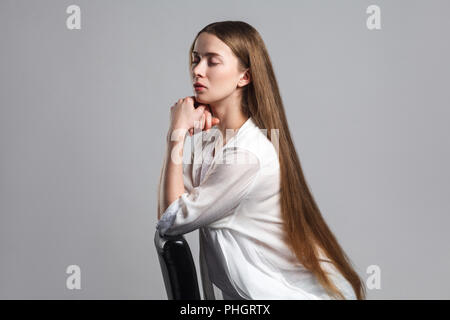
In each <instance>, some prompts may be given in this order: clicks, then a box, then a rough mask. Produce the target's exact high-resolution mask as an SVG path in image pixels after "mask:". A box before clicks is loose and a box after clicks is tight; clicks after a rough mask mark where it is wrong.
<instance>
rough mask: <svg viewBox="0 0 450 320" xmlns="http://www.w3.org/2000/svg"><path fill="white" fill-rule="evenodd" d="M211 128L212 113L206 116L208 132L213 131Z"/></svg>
mask: <svg viewBox="0 0 450 320" xmlns="http://www.w3.org/2000/svg"><path fill="white" fill-rule="evenodd" d="M211 127H212V116H211V113H209V112H208V113H207V114H206V130H209V129H211Z"/></svg>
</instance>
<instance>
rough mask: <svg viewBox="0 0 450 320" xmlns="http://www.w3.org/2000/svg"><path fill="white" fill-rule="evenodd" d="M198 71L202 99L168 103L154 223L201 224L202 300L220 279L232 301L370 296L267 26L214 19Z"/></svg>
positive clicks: (193, 67)
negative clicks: (292, 122) (318, 196)
mask: <svg viewBox="0 0 450 320" xmlns="http://www.w3.org/2000/svg"><path fill="white" fill-rule="evenodd" d="M190 72H191V77H192V81H193V83H194V86H195V96H193V97H186V98H185V99H180V100H178V102H177V103H176V104H175V105H174V106H172V108H171V125H170V128H169V132H168V136H167V141H168V148H167V154H166V159H165V164H164V166H163V170H162V172H161V179H160V186H159V190H158V193H159V204H158V213H159V216H158V219H159V221H158V223H157V229H158V230H159V232H160V234H161V235H165V234H167V235H178V234H184V233H188V232H191V231H193V230H196V229H199V240H200V262H201V264H200V265H201V274H202V280H203V286H204V295H205V298H206V299H214V292H213V290H212V288H213V287H212V285H215V286H216V287H217V288H219V289H220V290H221V291H222V294H223V298H224V299H365V288H364V286H363V283H362V281H361V279H360V278H359V277H358V274H357V273H356V272H355V271H354V269H353V268H352V266H351V263H350V261H349V259H348V257H347V256H346V254H345V252H344V251H343V250H342V248H341V247H340V246H339V244H338V242H337V240H336V238H335V236H334V235H333V233H332V232H331V231H330V229H329V228H328V226H327V224H326V223H325V221H324V219H323V217H322V215H321V213H320V211H319V208H318V206H317V204H316V202H315V201H314V199H313V196H312V194H311V192H310V191H309V189H308V186H307V183H306V181H305V178H304V175H303V172H302V169H301V166H300V161H299V159H298V156H297V153H296V151H295V147H294V144H293V142H292V139H291V136H290V133H289V128H288V123H287V121H286V115H285V112H284V107H283V103H282V100H281V97H280V93H279V89H278V85H277V81H276V79H275V75H274V72H273V68H272V64H271V62H270V58H269V55H268V53H267V49H266V47H265V45H264V42H263V40H262V38H261V36H260V35H259V33H258V32H257V31H256V30H255V29H254V28H253V27H252V26H250V25H249V24H247V23H245V22H241V21H223V22H216V23H212V24H209V25H208V26H206V27H205V28H203V29H202V30H201V31H200V32H199V33H198V34H197V36H196V37H195V39H194V42H193V43H192V46H191V48H190ZM198 86H202V87H200V88H198ZM196 105H197V108H196ZM194 128H195V132H194V131H193V129H194ZM211 128H212V129H211ZM210 129H211V130H210ZM261 129H262V130H261ZM203 130H204V131H203ZM197 131H199V132H197ZM187 132H189V133H190V136H191V137H192V138H190V139H189V138H188V136H187V134H186V133H187ZM264 132H266V133H267V135H265V134H264ZM230 133H231V134H230ZM177 139H178V140H177ZM189 140H190V142H193V146H194V151H193V152H192V148H191V154H190V159H191V161H190V163H186V161H184V160H183V163H182V164H181V162H182V161H180V160H181V159H185V158H184V154H183V150H184V146H185V145H184V143H185V142H186V141H189ZM187 149H188V148H187ZM198 150H200V152H198ZM175 158H177V159H178V160H175ZM223 159H226V160H225V161H223ZM236 159H241V160H240V161H236ZM187 162H189V161H187Z"/></svg>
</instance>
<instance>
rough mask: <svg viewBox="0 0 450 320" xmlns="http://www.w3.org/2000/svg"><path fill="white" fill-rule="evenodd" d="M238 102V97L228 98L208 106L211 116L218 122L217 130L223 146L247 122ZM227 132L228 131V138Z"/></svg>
mask: <svg viewBox="0 0 450 320" xmlns="http://www.w3.org/2000/svg"><path fill="white" fill-rule="evenodd" d="M240 101H241V100H240V97H233V96H228V97H226V98H225V99H223V100H220V101H216V102H214V103H211V104H210V107H211V111H212V114H213V116H214V117H216V118H219V120H220V122H219V124H217V128H218V129H219V130H220V132H221V133H222V137H223V144H224V145H225V144H226V143H227V140H228V139H230V138H231V137H232V136H234V135H235V134H236V133H237V131H238V130H239V128H240V127H242V125H243V124H244V123H245V122H246V121H247V120H248V117H247V116H246V115H245V114H244V113H243V112H242V107H241V103H240ZM227 130H229V133H228V136H227Z"/></svg>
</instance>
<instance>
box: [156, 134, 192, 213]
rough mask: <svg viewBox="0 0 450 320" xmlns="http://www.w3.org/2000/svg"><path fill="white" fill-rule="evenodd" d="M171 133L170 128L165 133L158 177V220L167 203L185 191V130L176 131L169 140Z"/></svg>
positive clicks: (167, 205)
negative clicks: (164, 143) (162, 157)
mask: <svg viewBox="0 0 450 320" xmlns="http://www.w3.org/2000/svg"><path fill="white" fill-rule="evenodd" d="M171 133H172V130H169V132H168V134H167V148H166V155H165V159H164V165H163V168H162V172H161V177H160V186H159V191H158V192H159V193H160V196H159V199H158V200H159V201H160V202H159V206H158V208H159V212H158V220H159V219H160V218H161V216H162V214H163V213H164V211H166V209H167V208H168V207H169V205H170V204H171V203H172V202H173V201H175V200H176V199H178V198H179V197H180V196H181V195H182V194H183V193H184V192H185V190H184V181H183V147H184V138H185V135H186V132H185V131H183V130H179V131H176V132H175V135H174V137H172V139H174V141H172V140H171ZM183 133H184V134H183Z"/></svg>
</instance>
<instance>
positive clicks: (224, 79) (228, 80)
mask: <svg viewBox="0 0 450 320" xmlns="http://www.w3.org/2000/svg"><path fill="white" fill-rule="evenodd" d="M209 79H210V83H211V85H212V88H213V90H214V91H220V92H228V91H230V90H232V89H234V88H236V75H235V74H234V73H233V72H231V71H230V70H223V69H222V70H219V69H217V70H214V71H211V73H210V76H209Z"/></svg>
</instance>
